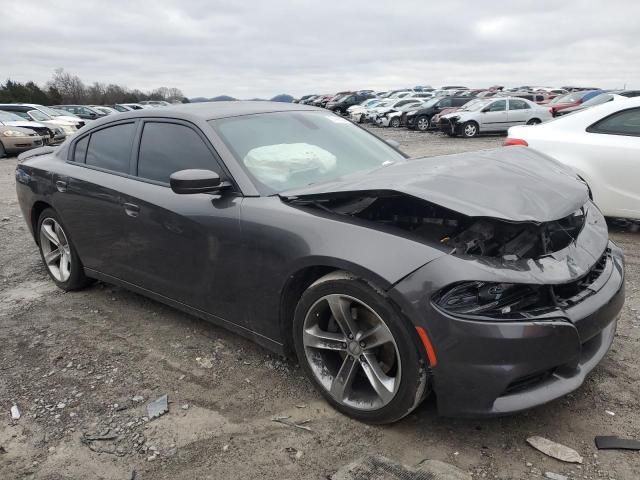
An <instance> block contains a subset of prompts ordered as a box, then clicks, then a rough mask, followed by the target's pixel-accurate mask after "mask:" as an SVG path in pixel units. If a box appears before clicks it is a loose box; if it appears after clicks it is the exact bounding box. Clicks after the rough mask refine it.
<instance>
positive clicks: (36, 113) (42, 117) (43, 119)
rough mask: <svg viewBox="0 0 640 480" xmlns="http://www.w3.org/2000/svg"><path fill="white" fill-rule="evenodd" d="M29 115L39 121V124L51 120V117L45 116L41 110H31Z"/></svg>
mask: <svg viewBox="0 0 640 480" xmlns="http://www.w3.org/2000/svg"><path fill="white" fill-rule="evenodd" d="M29 115H31V118H33V119H34V120H37V121H38V122H46V121H47V120H51V118H50V117H49V116H47V115H45V114H44V113H42V112H41V111H40V110H29Z"/></svg>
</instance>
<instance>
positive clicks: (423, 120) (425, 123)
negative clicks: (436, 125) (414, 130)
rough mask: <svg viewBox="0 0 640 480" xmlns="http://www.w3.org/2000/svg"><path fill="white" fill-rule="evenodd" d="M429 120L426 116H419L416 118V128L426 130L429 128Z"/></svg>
mask: <svg viewBox="0 0 640 480" xmlns="http://www.w3.org/2000/svg"><path fill="white" fill-rule="evenodd" d="M429 123H430V120H429V118H427V117H420V118H419V119H418V130H427V129H428V128H429Z"/></svg>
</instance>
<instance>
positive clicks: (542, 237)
mask: <svg viewBox="0 0 640 480" xmlns="http://www.w3.org/2000/svg"><path fill="white" fill-rule="evenodd" d="M16 180H17V193H18V198H19V201H20V206H21V209H22V212H23V214H24V218H25V220H26V222H27V225H28V226H29V228H30V229H31V231H32V232H33V236H34V239H35V242H36V244H37V246H38V248H39V249H40V253H41V256H42V260H43V262H44V264H45V265H46V267H47V270H48V272H49V275H50V276H51V278H52V280H53V281H54V282H55V283H56V284H57V285H58V286H59V287H60V288H62V289H64V290H74V289H78V288H82V287H85V286H87V285H88V284H90V283H91V281H93V280H100V281H104V282H109V283H112V284H115V285H119V286H121V287H124V288H127V289H130V290H133V291H134V292H137V293H139V294H141V295H146V296H149V297H151V298H153V299H156V300H158V301H160V302H163V303H166V304H168V305H171V306H173V307H175V308H177V309H180V310H183V311H185V312H189V313H191V314H193V315H196V316H198V317H201V318H203V319H206V320H209V321H211V322H214V323H216V324H218V325H221V326H223V327H225V328H228V329H230V330H233V331H235V332H237V333H239V334H241V335H244V336H247V337H249V338H251V339H253V340H255V341H256V342H258V343H259V344H261V345H263V346H265V347H266V348H269V349H271V350H274V351H275V352H278V353H282V354H287V353H289V352H291V353H293V352H295V354H296V355H297V357H298V360H299V362H300V364H301V366H302V368H303V369H304V370H305V372H306V373H307V375H308V376H309V378H310V379H311V381H312V382H313V383H314V384H315V386H316V387H317V388H318V390H319V392H320V393H321V394H322V395H323V396H324V397H325V398H326V399H327V401H328V402H330V403H331V404H332V405H333V406H334V407H335V408H336V409H338V410H340V411H341V412H343V413H345V414H347V415H350V416H352V417H354V418H356V419H359V420H362V421H366V422H372V423H385V422H393V421H396V420H398V419H400V418H402V417H404V416H405V415H407V414H408V413H409V412H411V411H412V410H413V409H414V408H416V406H417V405H419V404H420V402H421V401H422V400H423V399H424V398H425V397H426V396H427V395H429V394H433V395H435V396H436V399H437V405H438V411H439V412H440V413H441V414H443V415H450V416H463V415H464V416H484V415H502V414H508V413H512V412H517V411H520V410H523V409H527V408H530V407H533V406H535V405H539V404H543V403H545V402H549V401H551V400H553V399H556V398H558V397H560V396H562V395H565V394H567V393H568V392H571V391H573V390H575V389H576V388H578V387H579V386H580V385H581V384H582V383H583V381H584V379H585V376H586V375H587V374H588V373H589V372H590V371H591V370H592V369H593V368H594V367H595V366H596V365H597V364H598V362H600V360H601V359H602V358H603V357H604V356H605V354H606V353H607V350H608V349H609V347H610V345H611V342H612V340H613V338H614V333H615V329H616V321H617V318H618V315H619V312H620V309H621V307H622V304H623V302H624V264H623V255H622V252H621V250H620V249H619V248H618V247H617V246H616V245H615V244H614V243H612V242H610V241H609V239H608V233H607V225H606V223H605V220H604V218H603V216H602V214H601V213H600V211H599V210H598V208H597V206H596V205H594V204H593V203H592V202H591V201H590V199H589V192H588V189H587V187H586V186H585V184H584V183H583V182H581V181H580V179H579V178H577V177H576V175H575V174H574V173H572V172H571V171H570V170H568V169H567V168H566V167H564V166H562V165H561V164H559V163H557V162H555V161H554V160H552V159H550V158H548V157H546V156H543V155H541V154H539V153H537V152H535V151H533V150H531V149H525V148H517V147H512V148H508V149H497V150H492V151H483V152H478V153H466V154H460V155H450V156H444V157H435V158H419V159H408V158H406V156H405V155H404V154H403V153H401V152H400V151H399V150H397V149H396V148H395V147H394V146H393V145H390V144H388V143H386V142H384V141H382V140H380V139H379V138H377V137H375V136H374V135H372V134H370V133H368V132H367V131H365V130H363V129H361V128H359V127H358V126H356V125H354V124H352V123H351V122H349V121H348V120H346V119H344V118H342V117H339V116H336V115H334V114H332V113H330V112H327V111H326V110H320V109H317V108H313V107H307V106H304V105H294V104H281V103H278V104H274V103H268V102H219V103H202V104H193V105H182V106H175V107H171V108H164V109H158V110H152V109H148V110H138V111H134V112H128V113H123V114H118V115H110V116H108V117H105V118H103V119H100V120H97V121H95V122H92V123H91V125H88V126H85V127H83V128H82V129H81V130H80V131H78V133H77V134H76V135H74V136H73V137H72V138H70V139H68V140H67V141H66V142H65V143H64V144H63V145H62V146H60V147H59V148H57V149H54V148H51V147H44V148H40V149H36V150H33V151H31V152H27V153H25V154H22V156H21V157H20V161H19V163H18V166H17V168H16Z"/></svg>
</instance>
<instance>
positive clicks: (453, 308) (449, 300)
mask: <svg viewBox="0 0 640 480" xmlns="http://www.w3.org/2000/svg"><path fill="white" fill-rule="evenodd" d="M433 303H434V304H435V305H436V306H437V307H438V308H440V309H441V310H444V311H445V312H447V313H449V314H452V315H456V316H464V317H478V318H484V319H494V320H517V319H525V318H530V317H531V316H533V315H534V314H535V315H539V314H541V313H543V312H544V311H548V310H549V309H551V308H552V307H553V300H552V299H551V297H550V292H549V289H548V287H546V286H541V285H527V284H524V283H490V282H477V281H472V282H461V283H456V284H454V285H450V286H448V287H446V288H444V289H442V290H441V291H440V292H438V293H437V294H436V295H435V296H434V297H433Z"/></svg>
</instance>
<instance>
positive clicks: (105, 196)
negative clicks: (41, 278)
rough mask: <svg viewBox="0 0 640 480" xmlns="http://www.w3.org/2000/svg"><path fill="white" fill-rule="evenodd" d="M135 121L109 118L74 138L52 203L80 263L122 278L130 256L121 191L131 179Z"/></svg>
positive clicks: (57, 178)
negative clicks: (107, 120)
mask: <svg viewBox="0 0 640 480" xmlns="http://www.w3.org/2000/svg"><path fill="white" fill-rule="evenodd" d="M138 124H139V122H137V121H135V120H127V121H122V122H116V123H111V124H108V125H105V126H104V127H103V128H100V129H98V130H93V131H92V132H90V133H88V134H86V135H82V136H80V137H78V138H77V139H75V140H74V142H73V143H72V144H71V146H70V156H69V158H68V161H67V163H66V164H65V166H64V168H63V169H62V170H61V174H60V175H58V176H57V177H56V178H54V179H53V180H54V182H55V185H56V188H57V192H56V193H55V194H54V195H55V197H54V202H55V203H54V207H56V209H57V210H58V211H59V212H64V218H63V222H64V224H65V226H66V227H67V229H68V230H69V232H70V234H71V238H72V239H73V242H74V244H75V246H76V248H77V250H78V253H79V255H80V258H81V259H82V261H83V263H84V266H85V267H86V268H89V269H91V270H95V271H98V272H101V273H104V274H106V275H110V276H113V277H117V278H122V277H123V274H124V273H125V272H126V270H127V269H128V268H129V267H128V262H129V254H128V250H129V245H128V244H127V228H128V225H127V222H126V220H127V216H126V214H125V212H124V211H123V205H122V203H123V202H122V195H121V192H122V191H123V190H125V189H126V188H127V184H130V183H132V182H134V180H132V176H131V172H132V165H133V162H132V147H133V142H134V138H135V136H136V131H137V129H138Z"/></svg>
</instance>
